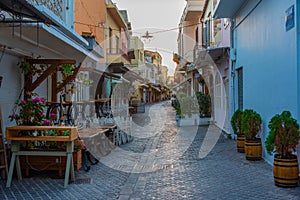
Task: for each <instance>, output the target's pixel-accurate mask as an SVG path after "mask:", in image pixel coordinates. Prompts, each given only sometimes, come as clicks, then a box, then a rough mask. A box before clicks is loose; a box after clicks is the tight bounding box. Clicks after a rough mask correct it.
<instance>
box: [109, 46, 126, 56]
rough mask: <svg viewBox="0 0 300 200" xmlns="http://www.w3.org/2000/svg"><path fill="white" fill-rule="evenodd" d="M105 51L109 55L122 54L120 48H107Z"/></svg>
mask: <svg viewBox="0 0 300 200" xmlns="http://www.w3.org/2000/svg"><path fill="white" fill-rule="evenodd" d="M106 53H107V54H111V55H120V54H123V51H122V49H120V48H108V49H106Z"/></svg>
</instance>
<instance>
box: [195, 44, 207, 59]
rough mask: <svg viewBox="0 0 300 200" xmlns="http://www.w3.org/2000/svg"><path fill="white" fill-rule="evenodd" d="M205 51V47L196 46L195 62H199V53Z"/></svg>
mask: <svg viewBox="0 0 300 200" xmlns="http://www.w3.org/2000/svg"><path fill="white" fill-rule="evenodd" d="M203 50H205V48H204V46H203V45H199V44H196V45H195V47H194V61H196V60H197V58H198V56H199V52H200V51H203Z"/></svg>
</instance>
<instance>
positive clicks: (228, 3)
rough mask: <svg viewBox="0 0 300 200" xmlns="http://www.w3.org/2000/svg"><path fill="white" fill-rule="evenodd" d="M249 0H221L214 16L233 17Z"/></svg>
mask: <svg viewBox="0 0 300 200" xmlns="http://www.w3.org/2000/svg"><path fill="white" fill-rule="evenodd" d="M247 2H248V0H220V1H219V3H218V5H217V7H216V9H215V12H214V15H213V18H233V17H234V16H235V15H236V13H237V11H238V10H239V9H240V8H241V7H242V6H243V5H244V4H245V3H247Z"/></svg>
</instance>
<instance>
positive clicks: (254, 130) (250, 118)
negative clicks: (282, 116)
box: [241, 109, 262, 139]
mask: <svg viewBox="0 0 300 200" xmlns="http://www.w3.org/2000/svg"><path fill="white" fill-rule="evenodd" d="M261 123H262V120H261V117H260V115H259V114H258V113H257V112H255V111H254V110H252V109H246V110H244V112H243V117H242V121H241V131H242V133H243V134H244V135H245V137H246V139H255V138H256V136H257V134H258V133H259V132H260V130H261Z"/></svg>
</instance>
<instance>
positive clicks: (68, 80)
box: [57, 63, 81, 92]
mask: <svg viewBox="0 0 300 200" xmlns="http://www.w3.org/2000/svg"><path fill="white" fill-rule="evenodd" d="M80 66H81V63H80V65H79V66H78V67H76V68H75V69H74V71H73V74H72V75H70V76H67V78H66V79H65V80H64V81H63V82H62V84H61V86H60V87H59V88H57V92H59V91H61V90H62V89H63V88H64V87H65V86H66V85H67V84H68V83H69V82H70V81H72V80H74V79H75V78H76V76H77V74H78V72H79V69H80Z"/></svg>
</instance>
